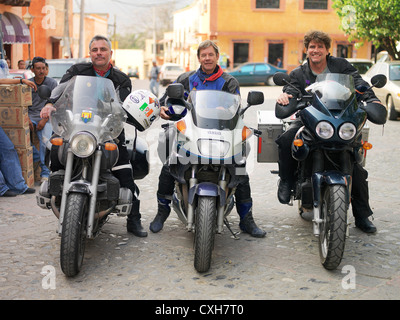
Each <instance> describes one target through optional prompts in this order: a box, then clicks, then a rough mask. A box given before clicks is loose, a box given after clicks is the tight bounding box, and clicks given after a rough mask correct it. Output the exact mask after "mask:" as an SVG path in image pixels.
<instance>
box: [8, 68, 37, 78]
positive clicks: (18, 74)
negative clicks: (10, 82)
mask: <svg viewBox="0 0 400 320" xmlns="http://www.w3.org/2000/svg"><path fill="white" fill-rule="evenodd" d="M8 72H9V73H8V76H7V78H9V79H21V78H22V79H30V78H33V77H34V76H35V74H34V73H33V72H32V71H31V70H29V69H10V70H9V71H8Z"/></svg>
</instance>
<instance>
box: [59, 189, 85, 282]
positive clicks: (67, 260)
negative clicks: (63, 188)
mask: <svg viewBox="0 0 400 320" xmlns="http://www.w3.org/2000/svg"><path fill="white" fill-rule="evenodd" d="M87 207H88V198H87V195H86V194H82V193H71V194H69V195H68V198H67V203H66V210H65V214H64V220H63V227H62V233H61V248H60V264H61V269H62V271H63V272H64V274H65V275H66V276H67V277H73V276H75V275H77V274H78V273H79V271H80V270H81V267H82V262H83V256H84V253H85V244H86V233H87V229H86V227H87V213H88V210H87Z"/></svg>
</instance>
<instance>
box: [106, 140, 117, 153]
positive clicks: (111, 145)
mask: <svg viewBox="0 0 400 320" xmlns="http://www.w3.org/2000/svg"><path fill="white" fill-rule="evenodd" d="M117 148H118V146H117V145H116V144H115V143H112V142H106V143H105V144H104V149H106V150H108V151H114V150H117Z"/></svg>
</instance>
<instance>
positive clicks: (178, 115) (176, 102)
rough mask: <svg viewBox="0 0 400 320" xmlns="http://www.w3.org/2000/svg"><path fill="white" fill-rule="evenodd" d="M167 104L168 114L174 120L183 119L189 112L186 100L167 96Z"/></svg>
mask: <svg viewBox="0 0 400 320" xmlns="http://www.w3.org/2000/svg"><path fill="white" fill-rule="evenodd" d="M165 104H166V106H167V108H168V111H166V114H167V115H169V116H170V120H172V121H177V120H180V119H182V118H183V117H184V116H185V115H186V113H187V109H186V107H185V102H184V101H183V100H182V99H174V98H167V101H166V102H165Z"/></svg>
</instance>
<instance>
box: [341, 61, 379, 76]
mask: <svg viewBox="0 0 400 320" xmlns="http://www.w3.org/2000/svg"><path fill="white" fill-rule="evenodd" d="M347 61H348V62H350V63H351V64H352V65H353V67H354V68H356V69H357V70H358V72H359V73H360V74H361V75H363V74H366V73H367V71H368V70H369V69H370V68H371V67H372V66H373V64H374V62H373V61H372V60H368V59H357V58H347Z"/></svg>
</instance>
